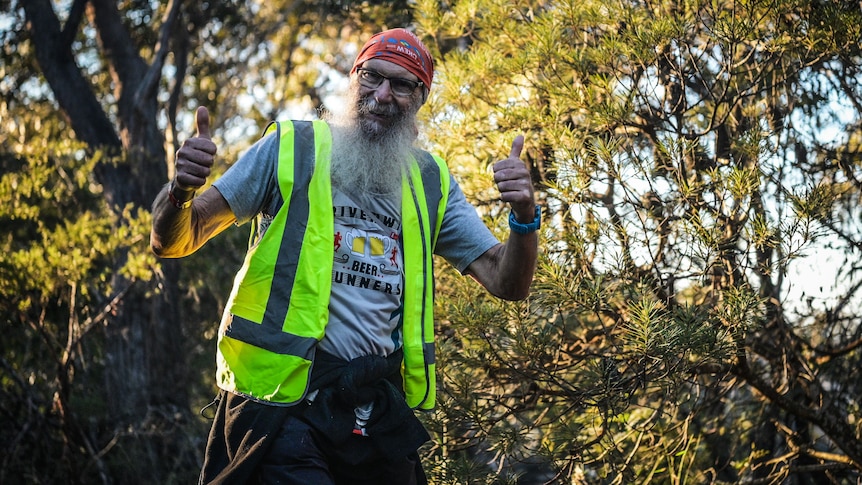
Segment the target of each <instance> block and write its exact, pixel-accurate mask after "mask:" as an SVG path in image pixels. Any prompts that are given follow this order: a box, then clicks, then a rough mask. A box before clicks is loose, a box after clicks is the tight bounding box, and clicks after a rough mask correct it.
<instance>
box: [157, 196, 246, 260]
mask: <svg viewBox="0 0 862 485" xmlns="http://www.w3.org/2000/svg"><path fill="white" fill-rule="evenodd" d="M234 221H235V219H234V217H233V213H232V212H230V209H229V208H228V206H227V203H226V202H225V201H224V198H222V196H221V194H219V193H218V191H217V190H215V189H212V188H210V189H209V190H207V191H206V192H204V194H203V195H201V196H200V197H198V198H196V199H195V200H194V201H193V203H192V205H191V207H188V208H186V209H180V208H178V207H176V206H175V205H174V203H173V202H171V200H170V198H169V197H168V186H165V187H164V188H163V189H162V191H161V192H159V195H158V196H157V197H156V199H155V201H154V202H153V227H152V231H151V233H150V247H151V248H152V250H153V252H154V253H155V254H156V255H157V256H159V257H162V258H181V257H183V256H188V255H189V254H192V253H193V252H195V251H197V250H198V249H199V248H200V247H201V246H203V245H204V243H205V242H207V241H208V240H209V239H211V238H212V237H213V236H215V235H216V234H218V233H219V232H221V231H223V230H224V229H225V228H227V227H228V226H230V224H232V223H233V222H234Z"/></svg>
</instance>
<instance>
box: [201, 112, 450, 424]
mask: <svg viewBox="0 0 862 485" xmlns="http://www.w3.org/2000/svg"><path fill="white" fill-rule="evenodd" d="M273 130H275V131H276V132H277V133H276V136H277V137H278V139H279V149H278V170H277V172H278V186H279V190H280V192H281V197H282V199H283V200H284V204H283V205H282V206H281V209H279V211H278V212H277V213H276V214H275V217H274V218H273V220H272V222H271V223H270V225H269V227H268V228H267V230H266V232H265V233H264V235H263V236H262V237H261V238H260V239H259V240H258V241H256V242H255V243H254V244H253V245H252V246H251V247H250V248H249V250H248V252H247V254H246V257H245V261H244V263H243V266H242V268H241V269H240V271H239V272H238V273H237V276H236V279H235V281H234V286H233V290H232V291H231V295H230V298H229V300H228V304H227V307H226V309H225V315H224V317H223V322H222V325H221V328H220V330H219V336H218V351H217V357H216V363H217V371H216V382H217V384H218V386H219V387H220V388H222V389H224V390H227V391H230V392H234V393H237V394H240V395H243V396H246V397H248V398H250V399H254V400H258V401H266V402H271V403H276V404H283V405H291V404H295V403H297V402H299V401H301V400H302V399H303V398H304V397H305V395H306V394H307V392H308V391H309V389H308V382H309V376H310V374H311V369H312V365H313V362H314V353H315V349H316V346H317V343H318V342H319V341H320V340H321V339H322V338H323V335H324V330H325V328H326V324H327V322H328V320H329V297H330V291H331V289H332V269H333V264H334V263H333V259H334V258H333V256H334V239H335V235H334V232H335V229H334V216H333V212H332V183H331V177H330V155H331V148H332V137H331V134H330V131H329V126H328V125H327V124H326V123H325V122H323V121H292V122H282V123H273V124H271V125H270V126H269V127H268V128H267V130H266V133H265V134H268V133H270V132H272V131H273ZM417 154H418V155H419V156H423V157H426V158H427V160H428V161H427V162H426V163H423V164H422V165H421V168H420V164H418V163H416V160H415V159H414V160H413V163H412V164H411V165H410V168H409V169H407V170H405V172H409V173H405V174H404V177H403V183H402V203H401V217H402V233H403V234H402V235H401V237H400V238H399V240H400V241H401V244H402V251H403V253H402V254H403V257H404V293H403V298H404V314H403V317H402V318H403V346H404V361H403V362H402V366H401V375H402V377H403V384H404V392H405V394H406V399H407V403H408V405H409V406H410V407H412V408H421V409H431V408H433V407H434V400H435V390H436V379H435V361H434V314H433V308H434V271H433V258H432V253H433V250H434V245H435V244H436V240H437V235H438V233H439V231H440V224H441V222H442V221H443V214H444V212H445V209H446V202H447V199H448V194H449V180H450V179H449V169H448V167H447V166H446V163H445V162H444V161H443V160H442V159H440V158H439V157H436V156H432V155H431V154H429V153H427V152H417ZM431 159H433V163H432V162H431Z"/></svg>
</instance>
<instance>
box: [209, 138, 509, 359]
mask: <svg viewBox="0 0 862 485" xmlns="http://www.w3.org/2000/svg"><path fill="white" fill-rule="evenodd" d="M277 153H278V140H277V138H276V136H275V134H274V133H273V134H270V135H267V136H266V137H264V138H262V139H261V140H259V141H258V142H257V143H255V144H254V145H253V146H252V147H251V148H250V149H249V150H248V151H247V152H246V153H245V154H243V155H242V156H241V157H240V159H239V160H238V161H237V163H235V164H234V165H233V166H231V167H230V168H229V169H228V171H227V172H226V173H225V174H224V176H222V177H221V178H220V179H218V180H216V181H215V182H214V183H213V186H214V187H215V188H216V189H217V190H218V191H219V192H220V193H221V194H222V196H224V198H225V200H227V203H228V205H230V208H231V210H232V211H233V213H234V215H235V216H236V218H237V223H238V224H242V223H244V222H247V221H249V220H251V219H252V218H254V217H256V216H258V215H260V217H261V219H260V224H259V228H258V238H259V237H260V235H261V234H262V233H263V231H265V230H266V228H267V227H268V222H269V221H271V220H272V217H274V216H275V214H276V213H277V212H278V210H279V209H280V208H281V206H282V204H283V202H284V201H283V200H282V198H281V194H280V192H279V189H278V179H277V164H278V161H277ZM399 204H400V203H395V202H394V201H391V200H387V199H385V198H381V197H361V198H359V197H351V196H349V195H348V194H344V193H341V192H338V191H336V192H335V193H334V194H333V214H334V216H335V217H334V219H335V247H334V248H333V258H334V264H333V270H332V294H331V297H330V303H329V323H328V324H327V327H326V335H325V336H324V338H323V340H322V341H321V342H320V344H319V348H320V349H321V350H324V351H326V352H328V353H331V354H333V355H336V356H338V357H341V358H343V359H347V360H350V359H354V358H356V357H360V356H363V355H372V354H373V355H384V356H385V355H389V354H390V353H392V352H393V351H394V350H396V349H398V348H399V347H400V346H401V315H402V312H401V308H402V296H403V295H402V277H403V274H402V268H403V264H402V262H403V261H402V258H401V251H400V248H399V245H398V239H399V237H400V234H401V214H400V212H401V211H400V205H399ZM498 243H499V241H498V240H497V239H496V237H494V235H493V234H491V231H490V230H489V229H488V228H487V227H486V226H485V224H484V223H483V222H482V220H481V219H480V218H479V216H478V215H477V214H476V210H475V209H474V208H473V206H472V205H470V203H469V202H467V200H466V198H465V197H464V194H463V192H462V191H461V188H460V186H459V185H458V183H457V182H456V181H455V180H454V178H452V179H451V180H450V189H449V198H448V202H447V206H446V213H445V216H444V217H443V221H442V223H441V226H440V233H439V235H438V239H437V245H436V247H435V250H434V252H435V254H438V255H440V256H442V257H443V258H445V259H446V260H447V261H448V262H449V263H450V264H452V265H453V266H454V267H455V268H456V269H457V270H458V271H460V272H462V273H463V272H464V270H465V269H466V268H467V266H469V265H470V263H472V262H473V261H475V260H476V258H478V257H479V256H481V255H482V254H483V253H484V252H485V251H487V250H488V249H490V248H492V247H493V246H495V245H496V244H498Z"/></svg>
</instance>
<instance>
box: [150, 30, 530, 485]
mask: <svg viewBox="0 0 862 485" xmlns="http://www.w3.org/2000/svg"><path fill="white" fill-rule="evenodd" d="M433 76H434V66H433V61H432V58H431V55H430V54H429V52H428V50H427V49H426V48H425V46H424V45H423V44H422V42H421V41H420V40H419V39H418V38H417V37H416V36H415V35H413V34H412V33H410V32H409V31H407V30H404V29H393V30H388V31H385V32H381V33H379V34H377V35H375V36H373V37H372V38H371V39H369V40H368V42H367V43H366V44H365V46H364V47H363V48H362V50H361V51H360V53H359V55H358V57H357V59H356V61H355V63H354V65H353V68H352V69H351V72H350V85H349V90H348V95H347V98H348V102H347V109H346V110H345V112H344V113H342V114H339V115H337V116H330V117H328V119H327V120H316V121H286V122H280V123H273V124H271V125H270V126H269V128H268V129H267V131H266V133H265V135H264V136H263V137H262V138H261V140H259V141H258V142H257V143H256V144H255V145H254V146H252V147H251V148H250V149H249V150H248V151H247V152H246V153H245V154H244V155H243V156H242V157H240V159H239V160H238V161H237V162H236V163H235V164H234V165H233V166H231V167H230V168H229V169H228V170H227V172H226V173H225V174H224V175H223V176H222V177H221V178H220V179H218V180H216V181H215V182H213V184H212V187H210V188H209V189H207V190H206V191H205V192H203V193H202V194H201V195H200V196H199V197H195V192H196V191H197V189H199V188H200V187H201V186H203V185H204V183H205V182H206V179H207V177H208V176H209V175H210V169H211V167H212V165H213V162H214V157H215V154H216V145H215V144H214V143H213V142H212V140H211V138H210V131H209V115H208V112H207V110H206V109H205V108H203V107H201V108H198V110H197V112H196V123H197V134H196V136H194V137H192V138H190V139H188V140H186V141H185V142H184V143H183V146H182V148H180V149H179V151H177V157H176V176H175V178H174V180H173V181H171V183H170V184H168V185H167V186H166V187H165V188H164V189H163V190H162V191H161V192H160V193H159V195H158V196H157V197H156V199H155V202H154V204H153V227H152V234H151V246H152V249H153V251H154V252H155V253H156V254H157V255H158V256H160V257H164V258H179V257H183V256H186V255H188V254H191V253H192V252H194V251H196V250H197V249H198V248H199V247H201V245H203V244H204V243H205V242H206V241H208V240H209V239H210V238H212V237H214V236H215V235H217V234H218V233H220V232H221V231H223V230H224V229H225V228H227V227H229V226H230V225H232V224H242V223H244V222H246V221H251V220H253V221H254V223H255V224H254V226H253V229H252V231H253V239H252V243H251V244H250V247H249V249H248V252H247V254H246V258H245V262H244V264H243V266H242V268H241V269H240V270H239V272H238V274H237V277H236V280H235V282H234V288H233V290H232V292H231V295H230V298H229V300H228V304H227V307H226V309H225V312H224V315H223V317H222V321H221V325H220V327H219V333H218V345H217V353H216V363H217V372H216V383H217V385H218V387H219V394H218V396H217V397H216V400H215V401H214V402H213V403H214V405H215V406H214V407H215V409H216V411H215V416H214V420H213V425H212V429H211V432H210V436H209V440H208V444H207V450H206V456H205V461H204V465H203V469H202V471H201V479H200V483H230V484H237V483H246V482H251V483H285V484H303V485H307V484H315V485H320V484H421V483H426V480H425V475H424V473H423V471H422V467H421V464H420V462H419V456H418V453H417V450H418V448H419V446H421V445H422V444H423V443H424V442H426V441H427V440H428V439H429V436H428V434H427V432H426V431H425V429H424V428H423V427H422V425H421V423H420V422H419V421H418V419H417V418H416V416H415V414H414V410H417V409H431V408H432V407H433V406H434V393H435V375H434V374H435V368H434V336H433V333H434V319H433V314H432V310H433V287H434V284H433V283H434V282H433V267H432V260H433V258H432V254H438V255H440V256H442V257H443V258H445V259H446V260H447V261H448V262H449V263H451V264H452V265H453V266H454V267H455V268H457V269H458V270H459V271H460V272H462V273H463V274H466V275H469V276H471V277H473V278H475V279H476V280H477V281H479V282H480V283H481V284H482V285H483V286H484V287H485V288H486V289H487V290H488V291H489V292H490V293H491V294H493V295H495V296H497V297H500V298H504V299H510V300H517V299H523V298H525V297H526V296H527V294H528V292H529V287H530V284H531V282H532V278H533V273H534V270H535V265H536V253H537V236H536V230H537V229H538V227H539V223H540V212H539V208H538V206H537V205H536V203H535V200H534V196H533V186H532V181H531V180H530V175H529V171H528V170H527V168H526V166H525V164H524V163H523V162H522V161H521V160H520V158H519V157H520V153H521V150H522V148H523V137H521V136H518V137H516V138H515V141H514V142H513V144H512V148H511V151H510V153H509V156H508V158H506V159H504V160H501V161H499V162H497V163H496V164H495V165H494V180H495V182H496V184H497V187H498V189H499V190H500V197H501V200H502V201H504V202H507V203H509V204H510V206H511V214H510V218H509V224H510V228H511V233H510V235H509V237H508V239H507V240H506V242H505V243H501V242H500V241H498V240H497V239H496V238H495V237H494V236H493V235H492V234H491V232H490V231H489V230H488V228H487V227H486V226H485V225H484V224H483V223H482V221H481V219H480V218H479V217H478V215H477V214H476V211H475V209H474V208H473V207H472V206H471V205H470V204H469V203H468V202H467V201H466V199H465V198H464V194H463V193H462V192H461V189H460V188H459V186H458V183H457V182H456V181H455V180H454V178H452V176H451V175H450V174H449V170H448V167H447V166H446V164H445V162H444V161H443V160H442V159H440V158H439V157H436V156H433V155H431V154H430V153H428V152H425V151H422V150H419V149H417V148H416V147H415V146H414V142H415V139H416V136H417V134H418V129H417V126H416V113H417V111H418V110H419V108H420V107H421V106H422V105H423V104H424V103H425V100H426V99H427V97H428V93H429V89H430V87H431V82H432V80H433Z"/></svg>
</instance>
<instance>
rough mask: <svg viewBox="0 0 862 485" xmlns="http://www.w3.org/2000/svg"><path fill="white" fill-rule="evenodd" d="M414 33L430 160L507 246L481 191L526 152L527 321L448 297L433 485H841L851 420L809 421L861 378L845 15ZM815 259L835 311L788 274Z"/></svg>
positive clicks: (641, 19) (505, 13)
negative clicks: (429, 50)
mask: <svg viewBox="0 0 862 485" xmlns="http://www.w3.org/2000/svg"><path fill="white" fill-rule="evenodd" d="M416 18H417V24H418V25H419V26H420V30H422V31H423V32H425V33H427V34H429V35H431V36H433V37H434V38H435V39H436V40H437V48H438V49H439V50H440V56H441V57H442V59H443V61H442V62H441V63H440V64H439V66H438V75H437V77H436V78H435V86H434V89H433V90H432V95H431V98H430V101H429V105H430V106H429V111H430V113H429V114H428V120H429V127H430V128H431V136H430V139H431V140H432V141H434V142H435V143H436V145H435V149H436V150H438V151H439V152H440V153H442V154H443V155H444V156H445V157H446V158H447V160H448V161H449V162H450V164H451V165H452V166H453V167H454V171H455V172H456V175H457V176H459V178H460V179H461V180H462V181H463V183H462V186H463V187H464V189H465V192H466V193H467V194H468V197H470V198H471V199H473V200H476V201H477V202H478V204H479V206H480V211H481V213H482V214H485V215H487V216H489V221H490V222H491V223H492V224H493V225H494V227H501V225H502V224H500V220H501V218H499V217H498V215H500V214H505V210H506V209H505V207H503V206H501V204H500V203H499V201H498V200H497V196H496V192H495V190H494V187H493V185H492V184H493V181H492V180H491V178H490V177H488V176H487V172H486V171H485V170H484V169H485V167H486V166H488V165H489V164H490V163H492V162H493V161H494V160H497V159H500V158H503V157H505V155H506V154H507V153H508V146H509V143H510V142H511V139H512V138H514V136H515V135H516V134H518V133H524V134H525V135H526V139H527V142H526V146H525V151H524V154H523V156H522V158H523V159H524V160H525V161H526V162H527V163H528V165H529V166H530V168H531V169H532V173H533V176H534V181H535V182H536V188H537V191H538V192H537V193H538V194H539V197H540V198H541V199H542V203H543V205H544V208H545V209H544V210H545V220H546V221H547V224H546V227H545V228H544V229H543V234H542V257H541V261H540V264H539V270H538V273H537V275H536V279H535V282H534V286H533V292H532V295H531V297H530V300H529V301H528V302H525V303H519V304H511V303H502V302H497V301H495V300H493V299H488V298H487V297H484V296H483V295H482V293H481V291H478V290H477V289H476V288H475V287H473V286H470V285H463V284H460V283H458V282H456V281H452V279H450V278H449V277H448V276H447V275H445V274H444V275H442V278H441V280H442V281H443V282H444V283H442V284H440V285H438V288H439V289H440V290H441V291H440V293H441V294H440V296H439V300H438V302H439V304H440V308H439V314H442V315H446V316H447V318H448V321H447V322H446V325H445V326H444V331H443V334H444V335H445V336H446V339H445V341H444V342H443V343H442V344H441V351H440V354H442V355H441V357H440V361H441V364H440V365H439V368H441V372H442V375H443V379H442V381H443V384H442V386H443V393H444V395H445V396H446V397H445V399H443V403H444V404H443V405H442V406H441V407H442V410H441V411H440V412H438V413H437V414H436V415H435V416H434V418H433V419H431V420H430V421H431V424H430V426H431V427H433V428H434V429H436V430H438V435H436V436H435V438H436V439H437V441H436V444H437V446H436V447H431V448H429V450H428V456H429V458H428V459H429V461H431V462H433V463H434V464H435V466H436V467H437V468H435V470H436V471H437V472H438V473H439V474H440V475H439V476H441V477H449V476H452V475H453V474H457V473H461V472H463V473H468V475H469V473H472V472H466V471H463V469H464V467H463V465H462V464H461V462H462V460H465V459H471V460H473V461H474V463H485V464H486V467H485V469H484V470H485V472H486V473H490V474H493V475H495V476H496V477H497V478H498V479H499V480H507V479H509V478H510V477H512V476H515V475H518V474H519V473H524V474H527V473H530V475H529V476H527V475H525V476H524V477H523V478H522V479H521V481H520V482H519V483H544V481H550V482H551V483H739V482H742V483H746V482H748V481H751V482H752V483H759V482H758V480H762V481H763V482H769V481H770V480H784V479H785V477H787V476H789V475H793V476H795V478H794V480H799V481H800V483H803V482H805V481H806V480H810V481H815V482H816V481H822V480H832V482H830V483H845V482H846V483H849V481H852V480H856V479H858V476H859V473H860V470H862V468H860V461H859V460H860V458H862V456H860V453H862V450H860V449H859V447H858V444H857V443H858V442H859V436H858V431H848V426H849V427H852V426H855V425H853V423H858V420H859V414H858V412H857V411H856V410H855V409H844V408H841V407H838V406H836V407H830V406H829V405H825V404H823V403H825V402H831V401H832V400H836V399H837V400H838V401H841V402H844V400H845V399H849V396H850V394H847V393H848V392H851V391H850V389H854V390H857V391H858V390H859V387H858V382H860V381H859V380H858V369H857V370H855V371H849V372H848V373H834V372H831V370H828V369H831V367H832V366H833V365H838V366H840V367H843V366H844V365H846V364H847V363H849V362H858V360H859V358H860V355H859V349H858V345H855V344H854V342H858V341H859V340H858V339H859V337H860V336H862V333H860V332H862V330H860V327H859V325H858V323H854V322H855V320H854V317H853V312H852V311H848V310H849V309H850V308H853V307H855V305H857V304H858V303H859V301H858V289H859V286H858V285H859V279H858V274H857V273H858V272H856V271H854V270H853V269H851V268H855V265H854V263H853V261H854V260H855V259H856V258H855V257H854V255H855V254H856V252H857V251H858V247H859V246H858V245H859V242H860V241H862V227H860V226H859V224H858V223H857V222H856V221H855V220H852V219H853V218H854V217H858V215H859V211H858V209H856V208H851V207H850V205H849V204H845V203H844V201H849V200H851V199H853V200H854V201H855V200H857V199H858V197H859V194H860V189H862V185H860V184H859V183H858V180H859V176H858V169H859V168H858V167H859V160H860V157H859V153H860V152H859V144H858V142H857V141H855V140H858V133H859V129H860V126H862V121H860V120H862V112H860V109H859V107H860V106H862V103H860V101H862V90H860V86H862V74H860V70H859V68H858V66H859V65H860V62H859V60H860V58H862V56H860V54H862V51H860V47H859V42H858V41H859V39H860V37H859V35H858V33H859V27H858V25H859V23H860V20H862V12H860V11H859V9H858V8H853V7H850V6H849V5H845V4H840V3H835V2H832V3H830V2H827V3H825V4H824V3H816V2H815V3H806V2H797V1H790V2H780V1H779V2H775V1H769V2H762V1H758V0H753V1H745V2H722V1H718V2H715V1H704V2H699V1H695V2H676V1H671V2H664V3H639V2H630V3H617V4H608V3H599V2H582V1H579V2H575V1H566V0H562V1H553V2H530V1H522V2H514V3H512V2H495V1H482V2H477V1H464V2H459V1H455V2H447V3H443V4H440V3H438V2H421V1H420V2H418V3H417V15H416ZM827 18H828V19H829V20H828V21H826V20H825V19H827ZM845 22H847V23H846V24H845ZM839 31H841V32H844V31H846V32H850V34H848V35H847V36H845V35H842V34H838V32H839ZM828 79H848V81H847V82H839V83H835V82H830V81H827V80H828ZM837 120H842V121H841V122H838V123H836V122H837ZM848 120H849V122H848ZM842 129H843V130H844V131H843V132H842ZM826 132H829V133H835V132H837V133H839V134H840V136H838V137H836V138H829V137H828V136H824V133H826ZM851 193H852V194H853V195H852V196H849V194H851ZM842 212H847V213H848V215H847V216H845V215H844V214H842ZM849 214H852V216H851V215H849ZM502 234H505V231H503V232H502ZM826 248H828V249H829V250H833V251H835V252H836V253H840V254H843V256H838V259H839V260H843V261H844V263H843V265H842V266H840V269H839V270H838V271H839V274H836V275H835V279H833V281H836V282H837V281H838V280H837V278H838V277H839V275H841V276H842V277H843V279H841V281H840V284H838V285H836V286H835V288H836V290H837V291H836V298H837V300H835V301H841V302H843V303H839V304H837V305H832V304H830V300H828V299H827V298H826V295H824V294H822V293H821V294H815V293H814V292H816V286H814V285H811V284H809V281H810V280H812V279H813V278H811V276H813V275H809V274H806V273H802V274H798V273H797V271H798V270H797V269H796V268H799V266H798V264H799V262H800V261H804V260H807V258H817V257H818V256H821V257H822V256H823V254H822V253H821V254H818V253H820V252H821V251H824V250H825V249H826ZM815 261H816V259H815ZM814 264H815V265H816V262H815V263H814ZM827 279H830V278H829V277H828V276H827ZM800 286H804V288H803V289H804V291H806V292H809V293H807V295H808V299H807V302H808V304H807V306H806V305H804V304H801V303H800V301H799V296H798V295H799V293H800V292H799V290H798V288H799V287H800ZM812 286H813V288H812ZM812 290H813V292H812ZM803 295H806V294H803ZM821 298H822V299H821ZM851 302H853V303H851ZM818 304H819V305H818ZM815 305H818V306H815ZM839 313H840V316H839ZM827 315H828V316H827ZM813 322H818V323H816V324H814V323H813ZM826 335H828V337H825V336H826ZM824 338H826V339H827V340H828V341H829V343H828V344H827V343H826V342H825V341H824V340H823V339H824ZM839 348H840V349H842V351H841V352H839V351H838V349H839ZM827 349H829V350H827ZM818 356H820V357H818ZM827 362H828V364H826V363H827ZM839 363H840V364H839ZM811 382H817V384H816V385H815V386H812V385H811V384H810V383H811ZM839 383H840V384H839ZM836 386H837V387H836ZM826 408H828V410H827V409H826ZM824 413H825V414H828V415H829V418H822V419H821V418H812V416H815V415H816V416H825V414H824ZM830 422H831V423H834V425H830V424H829V423H830ZM783 423H787V424H786V425H785V424H783ZM790 423H792V424H790ZM839 423H840V424H839ZM788 430H795V431H788ZM818 436H823V437H824V438H823V439H818V438H817V437H818ZM803 443H804V444H803ZM815 448H816V449H818V450H823V451H827V450H828V452H827V454H817V453H814V452H810V450H814V449H815ZM828 453H833V454H832V455H830V454H828ZM446 463H452V465H451V467H448V468H447V466H446ZM803 464H806V465H811V468H807V469H803V468H798V467H797V465H799V466H802V465H803ZM536 468H538V469H540V470H542V473H544V475H542V474H541V473H540V474H539V475H541V476H542V478H541V479H540V478H537V475H535V474H532V473H533V472H534V471H535V469H536ZM470 476H472V475H470ZM445 480H446V479H443V478H441V482H440V483H448V482H446V481H445ZM485 480H489V478H485ZM465 482H469V480H465ZM824 483H825V482H824Z"/></svg>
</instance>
